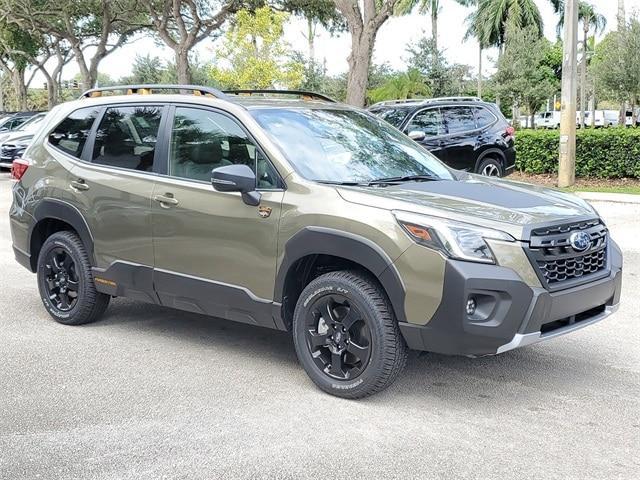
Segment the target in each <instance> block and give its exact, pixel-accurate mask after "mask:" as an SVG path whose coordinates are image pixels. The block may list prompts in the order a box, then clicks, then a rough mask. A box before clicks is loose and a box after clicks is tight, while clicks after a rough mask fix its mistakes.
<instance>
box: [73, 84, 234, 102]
mask: <svg viewBox="0 0 640 480" xmlns="http://www.w3.org/2000/svg"><path fill="white" fill-rule="evenodd" d="M154 90H178V91H190V92H192V93H193V95H203V96H207V97H214V98H222V99H225V98H227V96H226V95H225V94H224V93H222V92H221V91H220V90H218V89H216V88H211V87H203V86H200V85H163V84H149V85H114V86H111V87H99V88H92V89H91V90H87V91H86V92H84V93H83V94H82V95H80V98H95V97H101V96H102V95H103V93H106V92H125V95H134V94H139V95H150V94H152V93H153V91H154Z"/></svg>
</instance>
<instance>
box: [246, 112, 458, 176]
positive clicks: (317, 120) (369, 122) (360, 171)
mask: <svg viewBox="0 0 640 480" xmlns="http://www.w3.org/2000/svg"><path fill="white" fill-rule="evenodd" d="M252 114H253V116H254V117H255V119H256V120H257V121H258V123H259V124H260V125H261V126H262V127H263V128H264V129H265V130H266V131H267V133H268V134H269V136H270V137H271V139H272V140H273V141H274V142H275V143H276V144H277V145H278V146H279V147H280V149H281V150H282V152H283V153H284V154H285V155H286V156H287V158H288V159H289V161H290V162H291V163H292V164H293V166H294V167H295V169H296V170H297V171H298V172H299V173H300V174H301V175H302V176H303V177H305V178H307V179H309V180H316V181H324V182H336V183H366V182H370V181H373V180H377V179H381V178H391V177H406V176H413V175H423V176H428V177H434V178H435V179H442V180H451V179H453V177H452V175H451V173H450V172H449V170H448V169H447V168H446V167H445V166H444V165H443V164H442V163H440V161H439V160H437V159H436V158H435V157H434V156H433V155H431V154H430V153H429V152H427V151H426V150H424V149H423V148H422V147H420V146H419V145H418V144H416V143H415V142H413V141H412V140H410V139H409V138H408V137H407V136H405V135H404V134H402V133H400V132H399V131H398V130H396V129H395V128H393V127H391V126H390V125H388V124H387V123H385V122H384V121H382V120H379V119H378V118H376V117H374V116H373V115H370V114H367V113H364V112H360V111H353V110H339V109H322V110H321V109H279V108H277V109H258V110H253V111H252Z"/></svg>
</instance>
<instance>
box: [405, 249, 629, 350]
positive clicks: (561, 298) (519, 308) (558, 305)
mask: <svg viewBox="0 0 640 480" xmlns="http://www.w3.org/2000/svg"><path fill="white" fill-rule="evenodd" d="M609 252H610V253H609V268H610V272H609V275H608V276H607V277H605V278H601V279H599V280H595V281H593V282H590V283H586V284H584V285H580V286H577V287H574V288H569V289H565V290H560V291H557V292H549V291H548V290H546V289H544V288H535V287H530V286H528V285H526V284H525V283H524V282H523V281H522V279H521V278H520V277H519V276H518V275H517V273H516V272H515V271H513V270H511V269H510V268H505V267H500V266H496V265H484V264H476V263H470V262H462V261H454V260H447V264H446V267H445V282H444V289H443V292H444V293H443V297H442V301H441V303H440V306H439V307H438V309H437V311H436V313H435V314H434V315H433V317H432V318H431V320H430V321H429V322H428V323H427V324H426V325H417V324H412V323H407V322H401V323H400V331H401V332H402V334H403V336H404V338H405V340H406V342H407V344H408V346H409V348H412V349H415V350H426V351H431V352H436V353H444V354H453V355H467V356H483V355H495V354H498V353H503V352H506V351H508V350H512V349H514V348H518V347H521V346H525V345H530V344H532V343H536V342H540V341H543V340H548V339H551V338H555V337H558V336H560V335H564V334H567V333H570V332H573V331H575V330H578V329H580V328H583V327H586V326H588V325H592V324H594V323H597V322H599V321H601V320H603V319H604V318H606V317H607V316H609V315H610V314H611V313H613V312H614V311H615V310H616V309H617V307H618V304H619V302H620V291H621V287H622V255H621V253H620V250H619V248H618V247H617V245H615V243H614V242H613V241H611V242H610V248H609ZM469 297H474V298H475V299H476V300H477V305H478V307H477V309H476V313H474V314H473V315H471V316H470V315H468V314H467V312H466V304H467V299H468V298H469Z"/></svg>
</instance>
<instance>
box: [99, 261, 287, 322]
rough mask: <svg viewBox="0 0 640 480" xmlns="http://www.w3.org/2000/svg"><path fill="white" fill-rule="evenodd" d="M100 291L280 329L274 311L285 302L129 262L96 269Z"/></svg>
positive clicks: (219, 283) (237, 287)
mask: <svg viewBox="0 0 640 480" xmlns="http://www.w3.org/2000/svg"><path fill="white" fill-rule="evenodd" d="M93 275H94V281H95V284H96V288H97V289H98V291H100V292H102V293H106V294H108V295H113V296H122V297H128V298H132V299H135V300H142V301H145V302H150V303H155V304H158V305H163V306H166V307H171V308H176V309H178V310H184V311H187V312H194V313H200V314H204V315H209V316H213V317H219V318H224V319H227V320H232V321H235V322H241V323H248V324H251V325H258V326H261V327H267V328H273V329H278V327H277V325H276V322H275V320H274V313H276V312H279V310H280V307H281V305H280V304H278V303H277V302H273V301H271V300H267V299H263V298H259V297H257V296H255V295H254V294H253V293H252V292H251V291H249V290H248V289H246V288H244V287H241V286H237V285H229V284H226V283H222V282H215V281H212V280H208V279H204V278H199V277H193V276H190V275H185V274H181V273H177V272H171V271H166V270H160V269H153V268H151V267H148V266H143V265H136V264H132V263H128V262H120V261H118V262H114V263H113V264H111V265H110V266H109V268H107V269H106V270H103V269H97V268H94V269H93Z"/></svg>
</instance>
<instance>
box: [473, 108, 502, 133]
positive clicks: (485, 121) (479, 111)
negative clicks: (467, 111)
mask: <svg viewBox="0 0 640 480" xmlns="http://www.w3.org/2000/svg"><path fill="white" fill-rule="evenodd" d="M473 111H474V114H475V117H476V125H477V127H478V128H484V127H488V126H489V125H491V124H493V123H495V122H496V120H497V118H496V116H495V115H494V114H493V113H491V112H490V111H489V110H488V109H486V108H482V107H478V108H474V109H473Z"/></svg>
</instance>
